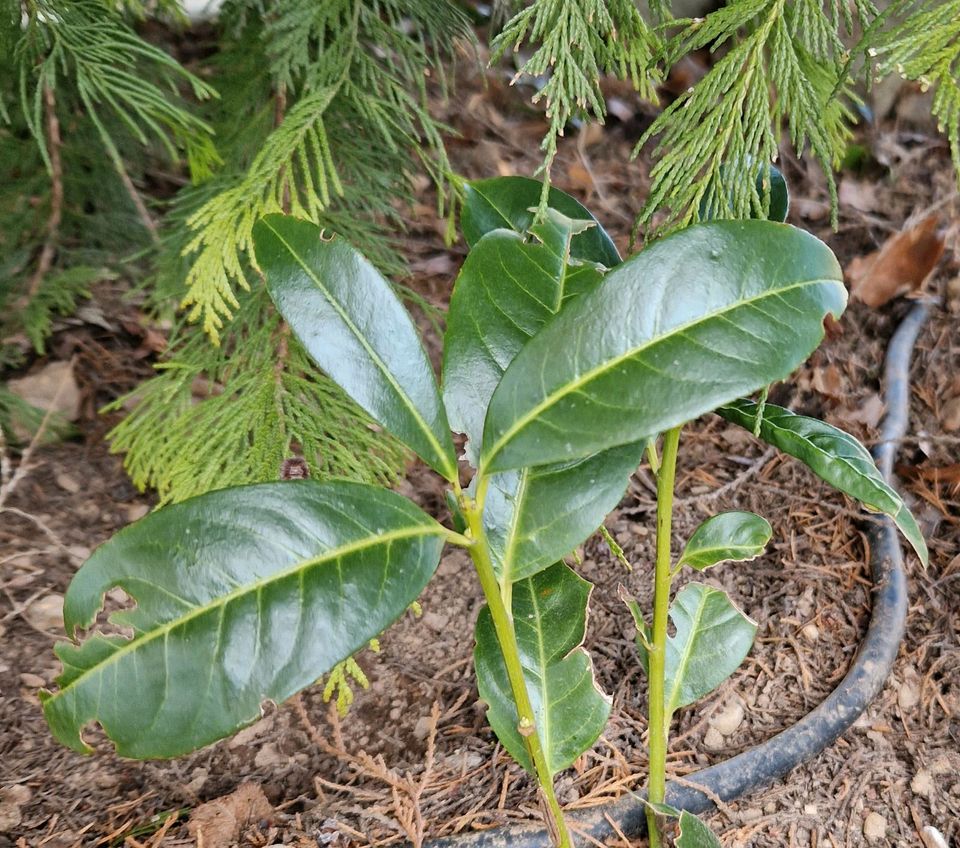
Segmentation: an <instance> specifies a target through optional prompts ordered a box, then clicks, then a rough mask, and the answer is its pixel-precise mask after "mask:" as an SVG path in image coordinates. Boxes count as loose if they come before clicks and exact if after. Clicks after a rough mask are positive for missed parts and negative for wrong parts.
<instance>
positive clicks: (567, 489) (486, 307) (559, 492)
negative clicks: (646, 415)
mask: <svg viewBox="0 0 960 848" xmlns="http://www.w3.org/2000/svg"><path fill="white" fill-rule="evenodd" d="M588 226H589V225H588V224H587V222H585V221H573V220H571V219H569V218H567V217H566V216H564V215H562V214H560V213H558V212H556V211H555V210H553V209H550V210H548V211H547V217H546V220H544V221H543V222H541V223H540V224H537V225H534V226H533V228H532V229H531V235H532V236H533V237H534V238H535V239H536V240H535V241H530V242H525V241H523V239H522V238H521V237H520V236H519V235H517V234H515V233H513V232H511V231H508V230H496V231H494V232H491V233H488V234H487V235H485V236H484V237H483V238H482V239H480V241H479V242H478V243H477V244H476V246H475V247H474V248H473V249H472V250H471V251H470V254H469V255H468V256H467V261H466V262H465V263H464V265H463V268H462V269H461V271H460V275H459V277H457V282H456V285H455V287H454V290H453V296H452V298H451V301H450V310H449V312H448V316H447V332H446V336H445V338H444V367H443V399H444V402H445V403H446V405H447V410H448V413H449V416H450V421H451V423H452V425H453V428H454V429H455V430H459V431H462V432H464V433H466V435H467V437H468V439H467V456H468V458H469V459H470V460H471V461H472V462H473V463H474V464H476V461H477V456H476V454H477V452H478V451H479V446H480V444H481V439H482V428H483V418H484V415H485V413H486V409H487V403H488V401H489V400H490V396H491V395H492V394H493V391H494V389H495V388H496V386H497V384H498V383H499V382H500V379H501V377H502V376H503V372H504V371H505V370H506V368H507V366H508V365H509V364H510V362H511V361H512V360H513V358H514V357H515V356H516V355H517V353H518V352H519V351H520V349H521V348H522V347H523V346H524V345H525V344H526V343H527V342H528V341H529V340H530V339H531V338H532V337H533V336H534V335H535V334H536V333H537V331H538V330H539V329H540V328H541V327H542V326H543V325H544V324H545V323H546V322H547V321H548V320H549V319H550V318H552V317H553V316H554V315H555V314H556V313H557V312H559V311H560V310H561V309H562V308H564V307H565V306H566V305H567V304H569V303H570V302H572V300H573V299H574V298H575V297H577V296H579V295H581V294H583V293H584V292H585V291H589V290H591V289H593V288H595V287H596V285H597V283H599V281H600V279H601V272H600V271H599V270H598V269H597V268H596V267H595V266H594V265H592V264H586V263H583V262H575V261H573V262H572V261H571V259H570V252H571V245H572V243H573V240H574V239H575V238H576V237H577V234H578V233H582V232H583V231H584V230H585V229H586V228H587V227H588ZM641 453H642V445H628V446H626V447H620V448H615V449H613V450H611V451H603V452H601V453H599V454H596V455H595V456H592V457H588V458H586V459H584V460H579V461H576V462H572V463H571V462H568V463H563V464H554V465H549V466H542V467H533V468H525V469H523V470H521V471H516V472H513V471H510V472H505V473H503V474H495V475H493V477H492V479H491V480H490V487H489V494H488V495H487V498H486V501H485V504H484V512H483V523H484V526H485V528H486V530H487V533H488V535H489V539H490V546H491V551H492V553H493V559H494V566H495V567H496V569H497V572H498V577H500V578H501V579H503V578H506V579H508V580H511V581H512V580H518V579H520V578H522V577H529V576H530V575H531V574H534V573H536V572H537V571H539V570H540V569H542V568H545V567H546V566H548V565H550V564H551V563H553V562H555V561H556V560H558V559H560V558H561V557H562V556H564V555H565V554H568V553H569V552H570V551H571V550H573V549H574V548H575V547H576V546H577V545H579V544H580V543H581V542H582V541H583V540H584V539H586V538H587V537H588V536H589V535H590V534H591V533H593V532H594V530H596V529H597V527H598V526H599V525H600V523H601V522H602V521H603V519H604V517H605V516H606V515H607V513H608V512H609V511H610V510H611V509H613V508H614V507H615V506H616V505H617V503H618V502H619V500H620V498H621V497H622V496H623V492H624V489H625V488H626V485H627V480H628V479H629V476H630V474H631V473H632V472H633V471H634V470H635V469H636V467H637V464H638V462H639V460H640V455H641Z"/></svg>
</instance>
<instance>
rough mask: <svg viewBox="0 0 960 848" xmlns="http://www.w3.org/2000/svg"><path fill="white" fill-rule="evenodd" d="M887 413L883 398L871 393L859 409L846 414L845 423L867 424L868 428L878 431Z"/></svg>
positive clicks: (844, 416)
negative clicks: (884, 414) (878, 426)
mask: <svg viewBox="0 0 960 848" xmlns="http://www.w3.org/2000/svg"><path fill="white" fill-rule="evenodd" d="M885 411H886V406H885V405H884V403H883V398H881V397H880V395H878V394H877V393H876V392H871V393H870V394H869V395H868V396H867V397H866V399H865V400H864V401H863V403H861V404H860V408H859V409H855V410H853V411H852V412H847V413H845V414H844V415H843V419H844V420H845V421H855V422H857V423H859V424H866V425H867V426H868V427H870V428H872V429H876V427H877V425H878V424H879V423H880V419H881V418H883V413H884V412H885Z"/></svg>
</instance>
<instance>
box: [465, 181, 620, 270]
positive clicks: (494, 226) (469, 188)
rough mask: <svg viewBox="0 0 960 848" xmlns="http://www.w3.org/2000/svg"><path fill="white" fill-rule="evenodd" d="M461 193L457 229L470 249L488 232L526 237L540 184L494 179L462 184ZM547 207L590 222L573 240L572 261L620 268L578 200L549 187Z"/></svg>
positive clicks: (613, 249) (610, 246)
mask: <svg viewBox="0 0 960 848" xmlns="http://www.w3.org/2000/svg"><path fill="white" fill-rule="evenodd" d="M463 191H464V198H463V212H462V213H461V215H460V228H461V229H462V230H463V237H464V238H465V239H466V240H467V245H469V246H470V247H473V246H474V245H475V244H476V243H477V242H478V241H480V239H481V238H482V237H483V236H484V235H486V234H487V233H489V232H491V231H492V230H499V229H507V230H513V231H514V232H515V233H521V234H522V233H526V232H527V230H529V229H530V226H531V224H532V223H533V220H534V213H535V211H536V208H537V206H539V204H540V196H541V194H542V193H543V183H542V182H540V181H539V180H531V179H530V178H529V177H494V178H492V179H487V180H473V181H471V182H468V183H465V184H464V187H463ZM547 205H548V206H549V208H550V209H554V210H556V211H557V212H560V213H562V214H563V215H565V216H566V217H568V218H572V219H574V220H581V221H592V222H593V225H594V226H593V227H591V228H589V229H586V230H584V231H582V232H580V233H578V234H577V235H576V236H575V237H574V239H573V245H572V247H571V255H572V256H573V257H574V258H575V259H583V260H586V261H587V262H599V263H600V264H601V265H604V266H605V267H607V268H613V267H614V265H619V264H620V254H619V253H618V252H617V248H616V245H614V243H613V239H611V238H610V236H609V235H608V234H607V232H606V230H604V229H603V227H601V226H600V224H599V222H598V221H597V219H596V218H595V217H594V216H593V213H592V212H590V211H589V210H588V209H587V208H586V207H585V206H584V205H583V204H582V203H580V201H579V200H577V199H576V198H574V197H571V196H570V195H569V194H567V193H566V192H563V191H560V189H558V188H554V187H553V186H551V187H550V191H549V194H548V196H547Z"/></svg>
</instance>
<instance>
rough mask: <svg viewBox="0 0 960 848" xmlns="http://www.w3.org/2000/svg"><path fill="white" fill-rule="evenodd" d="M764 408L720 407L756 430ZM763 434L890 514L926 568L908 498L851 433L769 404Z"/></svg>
mask: <svg viewBox="0 0 960 848" xmlns="http://www.w3.org/2000/svg"><path fill="white" fill-rule="evenodd" d="M758 410H759V406H758V405H757V404H756V403H754V402H753V401H749V400H738V401H736V402H734V403H730V404H727V405H726V406H722V407H720V408H719V409H718V410H717V413H718V414H719V415H722V416H723V417H724V418H726V419H727V420H728V421H731V422H733V423H734V424H739V425H740V426H741V427H745V428H746V429H747V430H749V431H750V432H751V433H752V432H756V420H757V412H758ZM759 437H760V438H761V439H763V441H765V442H767V443H768V444H771V445H773V446H774V447H776V448H778V449H779V450H782V451H783V452H784V453H786V454H789V455H790V456H792V457H795V458H796V459H799V460H800V461H801V462H802V463H804V465H806V466H807V467H808V468H809V469H810V470H811V471H812V472H813V473H814V474H816V475H817V476H818V477H819V478H820V479H821V480H825V481H826V482H827V483H829V484H830V485H831V486H833V487H834V488H835V489H839V490H840V491H841V492H843V493H844V494H845V495H849V496H850V497H851V498H854V499H855V500H858V501H859V502H860V503H862V504H863V505H864V506H865V507H867V509H870V510H873V511H874V512H882V513H883V514H884V515H889V516H890V517H891V518H892V519H893V521H894V523H895V524H896V525H897V527H899V528H900V532H901V533H903V535H904V536H905V537H906V539H907V541H908V542H910V544H911V545H912V546H913V549H914V550H915V551H916V552H917V556H918V557H919V558H920V561H921V562H922V563H923V565H924V567H926V566H927V561H928V558H929V553H928V551H927V543H926V541H924V538H923V534H922V533H921V532H920V528H919V526H917V521H916V519H915V518H914V517H913V514H912V513H911V512H910V510H909V509H907V506H906V504H904V502H903V498H901V497H900V495H899V494H897V492H896V490H895V489H894V488H893V487H892V486H890V485H889V484H888V483H887V482H886V481H885V480H884V479H883V475H882V474H881V473H880V471H879V469H878V468H877V466H876V464H875V463H874V461H873V457H872V456H871V455H870V451H868V450H867V449H866V448H865V447H864V446H863V445H861V444H860V442H858V441H857V440H856V439H855V438H854V437H853V436H851V435H850V434H849V433H845V432H844V431H843V430H840V429H838V428H837V427H833V426H831V425H830V424H827V423H826V422H825V421H820V420H819V419H818V418H810V417H808V416H805V415H797V414H796V413H794V412H791V411H790V410H789V409H784V408H783V407H782V406H774V405H773V404H771V403H767V404H765V405H764V407H763V414H762V415H761V419H760V431H759Z"/></svg>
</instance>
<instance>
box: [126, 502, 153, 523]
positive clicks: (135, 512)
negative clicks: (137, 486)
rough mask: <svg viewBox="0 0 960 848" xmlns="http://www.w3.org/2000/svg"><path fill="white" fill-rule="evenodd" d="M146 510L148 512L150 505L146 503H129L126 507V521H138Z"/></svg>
mask: <svg viewBox="0 0 960 848" xmlns="http://www.w3.org/2000/svg"><path fill="white" fill-rule="evenodd" d="M148 512H150V507H149V506H148V505H147V504H130V506H128V507H127V521H130V522H133V521H139V520H140V519H141V518H143V516H145V515H146V514H147V513H148Z"/></svg>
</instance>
